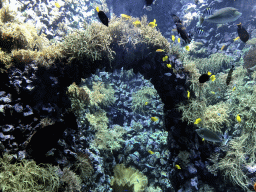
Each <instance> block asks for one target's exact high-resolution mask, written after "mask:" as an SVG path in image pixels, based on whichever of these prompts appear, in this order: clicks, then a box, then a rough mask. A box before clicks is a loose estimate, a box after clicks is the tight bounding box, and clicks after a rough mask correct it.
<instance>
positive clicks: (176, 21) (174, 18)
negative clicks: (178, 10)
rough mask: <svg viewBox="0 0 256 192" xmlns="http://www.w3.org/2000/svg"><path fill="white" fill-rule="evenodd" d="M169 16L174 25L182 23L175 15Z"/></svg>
mask: <svg viewBox="0 0 256 192" xmlns="http://www.w3.org/2000/svg"><path fill="white" fill-rule="evenodd" d="M171 16H172V19H173V21H174V23H175V24H176V23H182V22H181V20H180V18H179V17H178V16H177V15H175V14H171Z"/></svg>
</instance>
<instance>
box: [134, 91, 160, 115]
mask: <svg viewBox="0 0 256 192" xmlns="http://www.w3.org/2000/svg"><path fill="white" fill-rule="evenodd" d="M156 94H157V91H156V90H155V89H154V88H152V87H142V88H141V89H140V90H138V91H136V92H135V93H133V94H132V109H133V111H137V112H142V113H145V109H146V105H145V103H146V102H148V103H150V101H151V100H152V99H153V98H155V97H156Z"/></svg>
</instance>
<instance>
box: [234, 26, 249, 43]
mask: <svg viewBox="0 0 256 192" xmlns="http://www.w3.org/2000/svg"><path fill="white" fill-rule="evenodd" d="M237 33H238V36H239V37H240V39H241V40H242V41H243V42H244V43H246V42H247V41H248V40H249V33H248V32H247V31H246V30H245V28H243V26H242V24H241V23H239V24H237Z"/></svg>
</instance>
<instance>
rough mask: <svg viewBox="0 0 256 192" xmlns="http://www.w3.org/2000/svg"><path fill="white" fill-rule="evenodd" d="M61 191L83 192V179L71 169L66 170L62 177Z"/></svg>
mask: <svg viewBox="0 0 256 192" xmlns="http://www.w3.org/2000/svg"><path fill="white" fill-rule="evenodd" d="M60 183H61V185H60V188H59V189H60V190H64V192H69V191H76V190H78V191H80V190H81V183H82V181H81V179H80V178H79V176H78V175H76V174H75V173H74V172H73V171H71V170H70V169H69V168H66V167H65V168H64V169H63V173H62V175H61V177H60Z"/></svg>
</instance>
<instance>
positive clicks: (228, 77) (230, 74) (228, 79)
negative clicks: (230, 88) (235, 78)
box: [226, 65, 234, 85]
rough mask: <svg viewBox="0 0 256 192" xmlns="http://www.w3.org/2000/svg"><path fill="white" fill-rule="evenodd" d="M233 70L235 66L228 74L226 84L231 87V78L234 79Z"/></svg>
mask: <svg viewBox="0 0 256 192" xmlns="http://www.w3.org/2000/svg"><path fill="white" fill-rule="evenodd" d="M233 69H234V65H232V67H231V69H230V70H229V72H228V76H227V79H226V84H227V85H229V83H230V81H231V77H232V73H233Z"/></svg>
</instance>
